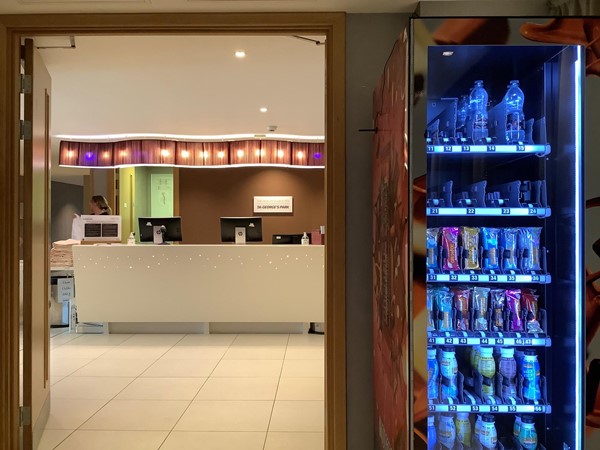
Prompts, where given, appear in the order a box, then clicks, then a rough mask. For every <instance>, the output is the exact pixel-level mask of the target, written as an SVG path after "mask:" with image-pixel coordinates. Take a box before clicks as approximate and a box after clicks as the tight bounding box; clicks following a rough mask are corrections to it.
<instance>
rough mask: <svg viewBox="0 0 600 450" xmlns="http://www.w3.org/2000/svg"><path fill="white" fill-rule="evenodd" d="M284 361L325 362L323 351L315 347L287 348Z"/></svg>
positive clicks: (299, 346)
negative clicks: (319, 360) (314, 360)
mask: <svg viewBox="0 0 600 450" xmlns="http://www.w3.org/2000/svg"><path fill="white" fill-rule="evenodd" d="M285 359H321V360H325V349H324V348H323V347H319V346H316V345H297V346H296V345H294V346H288V348H287V351H286V352H285Z"/></svg>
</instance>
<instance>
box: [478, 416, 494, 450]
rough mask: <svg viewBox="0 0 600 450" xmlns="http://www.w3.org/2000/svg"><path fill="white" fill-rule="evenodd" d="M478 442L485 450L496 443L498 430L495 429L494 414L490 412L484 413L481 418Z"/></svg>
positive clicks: (492, 447)
mask: <svg viewBox="0 0 600 450" xmlns="http://www.w3.org/2000/svg"><path fill="white" fill-rule="evenodd" d="M479 443H480V444H481V446H482V447H483V448H484V449H486V450H488V449H495V448H496V444H497V443H498V432H497V431H496V423H495V419H494V416H492V415H491V414H484V415H483V417H482V418H481V429H480V430H479Z"/></svg>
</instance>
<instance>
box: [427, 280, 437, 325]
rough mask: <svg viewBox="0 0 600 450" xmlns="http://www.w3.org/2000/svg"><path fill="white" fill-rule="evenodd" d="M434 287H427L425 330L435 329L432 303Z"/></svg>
mask: <svg viewBox="0 0 600 450" xmlns="http://www.w3.org/2000/svg"><path fill="white" fill-rule="evenodd" d="M435 293H436V292H435V289H433V288H427V331H434V330H435V319H434V315H433V313H434V311H433V305H434V304H435Z"/></svg>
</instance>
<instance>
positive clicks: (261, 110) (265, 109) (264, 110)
mask: <svg viewBox="0 0 600 450" xmlns="http://www.w3.org/2000/svg"><path fill="white" fill-rule="evenodd" d="M267 111H268V109H267V108H265V107H264V106H263V107H262V108H260V112H262V113H265V112H267Z"/></svg>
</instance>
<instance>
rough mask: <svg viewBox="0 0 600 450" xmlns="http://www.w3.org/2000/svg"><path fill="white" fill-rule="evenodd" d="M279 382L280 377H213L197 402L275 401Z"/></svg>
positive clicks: (200, 393)
mask: <svg viewBox="0 0 600 450" xmlns="http://www.w3.org/2000/svg"><path fill="white" fill-rule="evenodd" d="M278 382H279V378H278V377H251V378H240V377H238V378H212V377H211V378H209V379H208V380H207V381H206V383H205V384H204V386H202V389H200V392H198V395H197V396H196V398H195V400H274V399H275V393H276V391H277V383H278Z"/></svg>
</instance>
